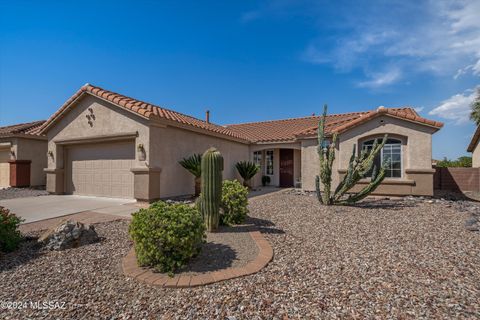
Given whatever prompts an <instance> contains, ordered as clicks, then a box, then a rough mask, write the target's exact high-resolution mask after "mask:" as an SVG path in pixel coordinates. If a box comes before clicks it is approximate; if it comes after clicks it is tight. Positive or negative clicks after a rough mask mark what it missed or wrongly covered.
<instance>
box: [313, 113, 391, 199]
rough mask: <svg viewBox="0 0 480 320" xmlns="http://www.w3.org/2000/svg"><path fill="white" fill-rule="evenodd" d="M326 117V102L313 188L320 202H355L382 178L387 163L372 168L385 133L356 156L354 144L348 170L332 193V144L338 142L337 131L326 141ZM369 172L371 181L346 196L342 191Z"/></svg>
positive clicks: (319, 127) (364, 195)
mask: <svg viewBox="0 0 480 320" xmlns="http://www.w3.org/2000/svg"><path fill="white" fill-rule="evenodd" d="M326 117H327V105H325V106H324V108H323V115H322V117H321V119H320V122H319V124H318V156H319V161H320V174H319V175H317V176H316V179H315V188H316V190H317V198H318V201H319V202H320V203H321V204H324V205H332V204H354V203H356V202H357V201H360V200H362V199H363V198H365V197H366V196H368V195H369V194H370V193H372V192H373V191H374V190H375V189H376V188H377V187H378V186H379V185H380V183H381V182H382V181H383V179H384V178H385V169H386V167H387V165H388V162H384V163H383V164H382V166H381V167H380V169H379V170H377V168H376V167H375V166H374V167H373V171H371V169H372V166H373V162H374V159H375V157H376V155H377V154H378V153H379V152H380V150H381V149H382V148H383V146H384V145H385V142H386V141H387V135H385V136H384V137H383V140H382V141H381V142H379V139H376V140H375V142H374V144H373V147H372V149H370V151H367V150H365V149H364V150H362V151H361V152H360V155H358V156H357V155H356V145H353V151H352V155H351V157H350V162H349V165H348V169H347V172H346V174H345V176H344V177H343V179H342V181H340V183H339V184H338V186H337V187H336V189H335V191H334V193H333V194H332V192H331V184H332V167H333V161H334V160H335V147H336V143H337V138H338V136H337V133H333V136H332V143H331V144H330V145H328V146H326V144H325V119H326ZM369 172H372V176H371V180H370V183H369V184H368V185H367V186H365V187H364V188H363V189H361V190H360V191H359V192H357V193H350V194H349V196H348V197H346V198H345V197H344V196H345V194H346V193H347V192H348V191H349V190H350V189H352V188H353V187H354V186H355V185H356V184H357V182H358V181H360V179H362V178H365V177H366V175H367V174H368V173H369ZM320 183H321V184H322V185H323V191H321V190H320Z"/></svg>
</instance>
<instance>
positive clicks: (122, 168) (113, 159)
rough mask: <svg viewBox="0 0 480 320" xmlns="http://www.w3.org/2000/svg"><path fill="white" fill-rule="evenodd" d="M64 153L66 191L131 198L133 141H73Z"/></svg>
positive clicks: (133, 158)
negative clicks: (75, 143) (82, 143)
mask: <svg viewBox="0 0 480 320" xmlns="http://www.w3.org/2000/svg"><path fill="white" fill-rule="evenodd" d="M66 157H67V159H66V160H67V161H66V164H67V168H66V169H67V171H66V189H67V193H71V194H78V195H88V196H100V197H116V198H133V173H132V172H131V171H130V169H131V168H132V167H133V165H134V160H135V144H134V143H133V142H131V141H129V142H109V143H96V144H88V145H73V146H69V147H67V151H66Z"/></svg>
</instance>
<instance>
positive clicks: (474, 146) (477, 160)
mask: <svg viewBox="0 0 480 320" xmlns="http://www.w3.org/2000/svg"><path fill="white" fill-rule="evenodd" d="M479 140H480V126H477V129H476V130H475V133H474V134H473V137H472V140H471V141H470V144H469V145H468V148H467V151H468V152H471V153H472V167H473V168H478V167H480V148H479V147H478V141H479Z"/></svg>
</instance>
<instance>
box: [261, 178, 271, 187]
mask: <svg viewBox="0 0 480 320" xmlns="http://www.w3.org/2000/svg"><path fill="white" fill-rule="evenodd" d="M270 181H271V180H270V177H269V176H262V186H264V187H265V186H266V185H267V184H270Z"/></svg>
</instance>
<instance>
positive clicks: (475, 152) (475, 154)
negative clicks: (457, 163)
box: [472, 140, 480, 168]
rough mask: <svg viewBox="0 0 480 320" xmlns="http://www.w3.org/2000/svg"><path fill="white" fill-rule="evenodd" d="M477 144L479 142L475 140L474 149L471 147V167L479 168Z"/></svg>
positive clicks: (479, 151)
mask: <svg viewBox="0 0 480 320" xmlns="http://www.w3.org/2000/svg"><path fill="white" fill-rule="evenodd" d="M479 141H480V140H479ZM478 145H479V144H478V141H477V145H476V146H475V149H473V152H472V167H473V168H479V167H480V147H479V146H478Z"/></svg>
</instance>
